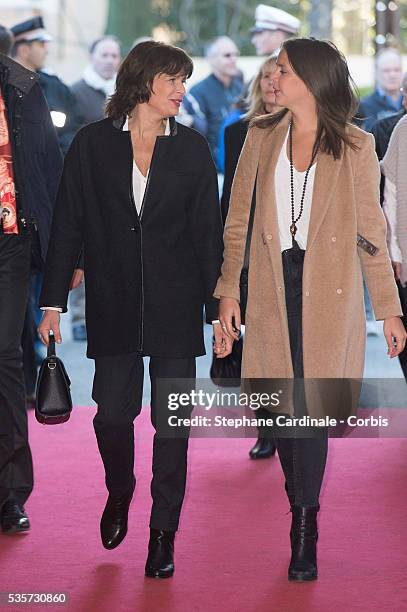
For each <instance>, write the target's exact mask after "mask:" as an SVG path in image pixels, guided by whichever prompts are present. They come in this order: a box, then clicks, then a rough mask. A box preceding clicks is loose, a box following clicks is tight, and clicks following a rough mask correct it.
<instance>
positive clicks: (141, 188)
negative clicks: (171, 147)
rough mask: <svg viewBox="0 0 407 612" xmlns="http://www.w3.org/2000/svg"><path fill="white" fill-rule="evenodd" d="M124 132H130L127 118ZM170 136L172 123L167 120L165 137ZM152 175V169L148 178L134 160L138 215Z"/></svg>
mask: <svg viewBox="0 0 407 612" xmlns="http://www.w3.org/2000/svg"><path fill="white" fill-rule="evenodd" d="M122 130H123V131H126V132H128V131H129V119H128V117H127V118H126V121H125V123H124V125H123V128H122ZM169 135H170V121H169V119H167V124H166V126H165V134H164V136H169ZM149 173H150V168H149V169H148V171H147V174H146V176H144V175H143V174H142V172H140V170H139V168H138V166H137V164H136V162H135V160H134V159H133V198H134V203H135V205H136V209H137V214H140V210H141V206H142V203H143V198H144V193H145V191H146V187H147V181H148V175H149Z"/></svg>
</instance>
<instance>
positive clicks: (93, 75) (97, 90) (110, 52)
mask: <svg viewBox="0 0 407 612" xmlns="http://www.w3.org/2000/svg"><path fill="white" fill-rule="evenodd" d="M89 54H90V63H89V65H88V66H87V67H86V68H85V70H84V73H83V76H82V78H81V79H80V80H79V81H77V82H76V83H74V84H73V85H72V87H71V91H72V93H73V94H74V96H75V98H76V101H77V104H78V110H79V113H80V115H81V117H82V119H83V123H84V125H87V124H88V123H93V121H100V120H101V119H103V117H104V116H105V106H106V101H107V98H108V97H109V96H111V95H112V94H113V92H114V90H115V85H116V75H117V71H118V69H119V65H120V61H121V46H120V41H119V40H118V39H117V38H116V37H115V36H103V37H102V38H98V39H97V40H95V41H94V42H93V43H92V44H91V46H90V49H89Z"/></svg>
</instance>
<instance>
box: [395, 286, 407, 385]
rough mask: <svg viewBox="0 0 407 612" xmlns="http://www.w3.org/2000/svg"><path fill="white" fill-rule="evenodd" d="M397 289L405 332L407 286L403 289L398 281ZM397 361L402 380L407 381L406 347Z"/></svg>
mask: <svg viewBox="0 0 407 612" xmlns="http://www.w3.org/2000/svg"><path fill="white" fill-rule="evenodd" d="M397 287H398V290H399V297H400V302H401V308H402V310H403V318H402V319H401V320H402V321H403V325H404V327H405V329H406V330H407V286H406V287H403V286H402V285H401V283H400V281H398V283H397ZM399 361H400V365H401V369H402V370H403V374H404V378H405V379H406V381H407V346H405V347H404V351H403V352H402V353H400V355H399Z"/></svg>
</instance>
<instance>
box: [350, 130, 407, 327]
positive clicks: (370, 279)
mask: <svg viewBox="0 0 407 612" xmlns="http://www.w3.org/2000/svg"><path fill="white" fill-rule="evenodd" d="M356 157H357V162H356V164H357V166H356V170H355V199H356V210H357V231H358V234H360V235H361V236H363V237H364V238H365V239H366V240H368V241H369V242H371V243H372V244H373V245H374V246H375V247H377V248H378V251H377V253H376V254H375V255H370V254H369V253H367V252H366V251H364V250H363V249H362V248H361V247H358V254H359V258H360V261H361V265H362V270H363V274H364V277H365V281H366V285H367V288H368V291H369V296H370V299H371V301H372V306H373V310H374V313H375V317H376V320H377V321H380V320H383V319H387V318H389V317H394V316H402V310H401V307H400V300H399V296H398V291H397V285H396V282H395V280H394V274H393V269H392V266H391V262H390V257H389V253H388V250H387V243H386V220H385V217H384V214H383V211H382V209H381V208H380V204H379V202H380V194H379V185H380V167H379V162H378V160H377V156H376V153H375V148H374V138H373V136H371V135H369V136H368V137H366V139H365V141H364V142H363V143H362V145H361V148H360V149H359V150H358V151H357V153H356Z"/></svg>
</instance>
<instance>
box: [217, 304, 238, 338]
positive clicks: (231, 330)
mask: <svg viewBox="0 0 407 612" xmlns="http://www.w3.org/2000/svg"><path fill="white" fill-rule="evenodd" d="M233 320H234V321H233ZM219 321H220V324H221V327H222V330H223V332H224V333H225V334H226V335H227V336H228V337H229V338H230V339H231V340H232V342H233V341H234V340H239V338H240V305H239V302H238V301H237V300H235V299H234V298H229V297H221V298H220V304H219Z"/></svg>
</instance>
